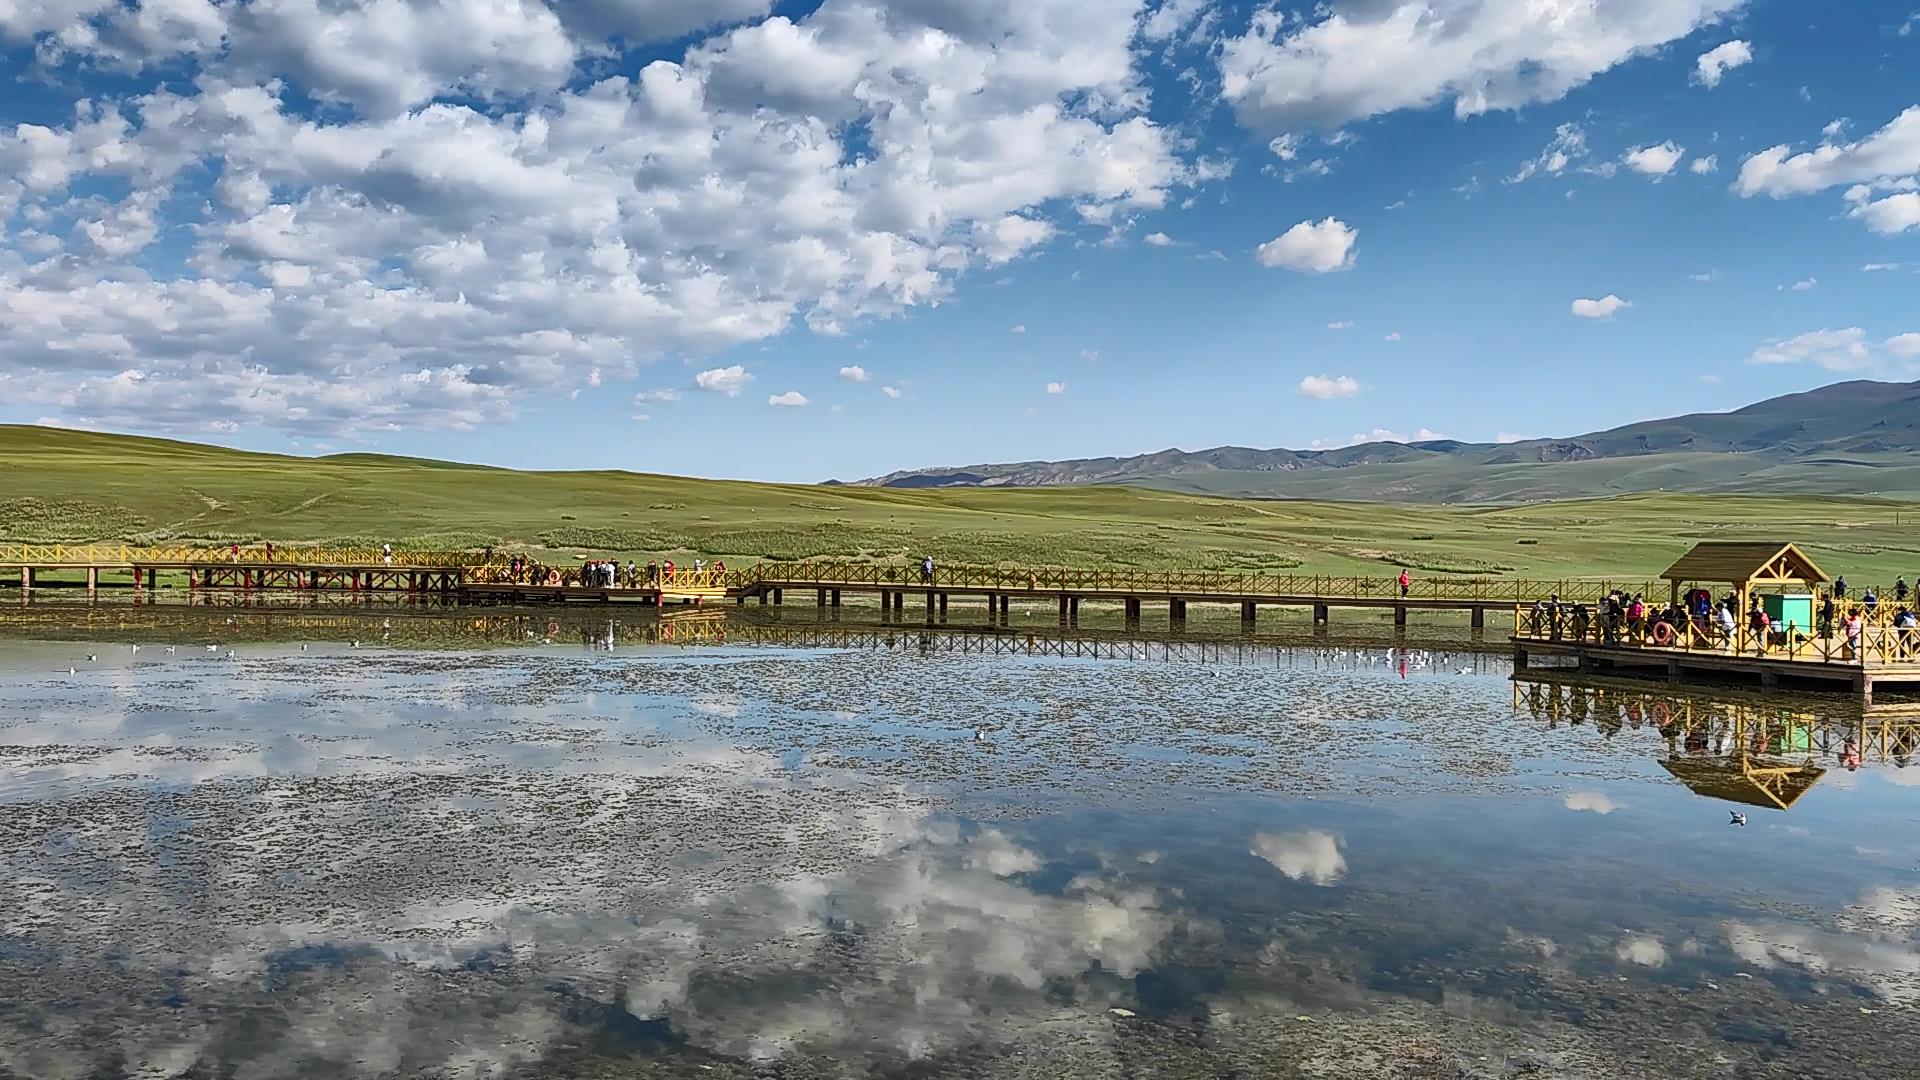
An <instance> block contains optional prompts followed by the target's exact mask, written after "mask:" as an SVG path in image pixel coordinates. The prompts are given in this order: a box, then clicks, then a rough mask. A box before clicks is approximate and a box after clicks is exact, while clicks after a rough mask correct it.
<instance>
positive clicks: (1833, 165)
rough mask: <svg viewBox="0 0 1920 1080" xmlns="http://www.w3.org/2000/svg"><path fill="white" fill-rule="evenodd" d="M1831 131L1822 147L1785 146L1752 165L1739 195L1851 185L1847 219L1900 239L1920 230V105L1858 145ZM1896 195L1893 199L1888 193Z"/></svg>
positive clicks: (1743, 170) (1746, 166)
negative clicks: (1919, 185)
mask: <svg viewBox="0 0 1920 1080" xmlns="http://www.w3.org/2000/svg"><path fill="white" fill-rule="evenodd" d="M1837 134H1838V129H1836V128H1834V127H1833V126H1832V125H1828V128H1827V134H1825V135H1823V137H1822V141H1821V143H1820V145H1819V146H1817V147H1815V148H1814V149H1812V150H1806V151H1802V152H1801V153H1798V154H1796V153H1793V152H1792V148H1791V147H1789V146H1787V145H1785V144H1782V145H1779V146H1773V147H1769V148H1768V149H1766V150H1762V151H1760V152H1759V153H1757V154H1754V155H1753V156H1751V157H1749V158H1747V159H1746V161H1744V162H1742V163H1741V165H1740V175H1739V177H1738V178H1737V179H1735V180H1734V182H1733V190H1734V191H1735V192H1737V193H1738V194H1739V195H1740V196H1741V197H1743V198H1751V197H1752V196H1755V195H1767V196H1770V197H1772V198H1775V199H1784V198H1787V197H1789V196H1793V195H1808V194H1812V193H1813V192H1816V191H1824V190H1826V189H1828V188H1833V187H1839V186H1841V185H1843V184H1844V185H1850V186H1849V187H1848V190H1847V193H1846V199H1847V202H1848V204H1849V205H1850V209H1849V210H1848V212H1847V216H1849V217H1852V218H1855V219H1857V220H1860V221H1862V222H1864V223H1865V224H1866V226H1867V227H1868V228H1870V229H1872V230H1873V231H1875V232H1878V233H1883V234H1888V235H1891V234H1894V233H1900V232H1904V231H1906V230H1907V229H1911V228H1914V227H1916V226H1920V193H1916V192H1915V191H1914V187H1915V185H1916V181H1915V178H1914V177H1915V174H1916V173H1920V105H1915V106H1911V107H1909V108H1908V109H1906V110H1905V111H1904V112H1902V113H1901V114H1900V115H1899V116H1896V117H1894V118H1893V119H1892V120H1890V121H1888V122H1887V124H1886V126H1885V127H1882V128H1881V129H1880V130H1878V131H1876V132H1874V133H1873V134H1871V135H1868V136H1867V137H1866V138H1864V139H1860V140H1858V141H1855V142H1850V143H1843V142H1835V141H1833V140H1834V137H1835V135H1837ZM1886 192H1893V194H1890V195H1884V197H1878V198H1876V196H1882V195H1883V193H1886Z"/></svg>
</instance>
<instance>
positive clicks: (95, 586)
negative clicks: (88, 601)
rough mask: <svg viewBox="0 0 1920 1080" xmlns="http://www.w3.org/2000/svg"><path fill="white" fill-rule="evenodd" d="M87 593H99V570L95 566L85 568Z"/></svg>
mask: <svg viewBox="0 0 1920 1080" xmlns="http://www.w3.org/2000/svg"><path fill="white" fill-rule="evenodd" d="M87 591H88V592H90V593H95V592H99V591H100V568H99V567H97V566H89V567H87Z"/></svg>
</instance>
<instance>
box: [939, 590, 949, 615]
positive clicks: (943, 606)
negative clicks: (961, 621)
mask: <svg viewBox="0 0 1920 1080" xmlns="http://www.w3.org/2000/svg"><path fill="white" fill-rule="evenodd" d="M946 613H947V594H946V593H941V594H940V614H941V615H945V614H946Z"/></svg>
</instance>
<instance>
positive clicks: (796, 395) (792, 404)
mask: <svg viewBox="0 0 1920 1080" xmlns="http://www.w3.org/2000/svg"><path fill="white" fill-rule="evenodd" d="M767 404H769V405H772V406H774V407H776V408H781V409H798V408H801V407H803V406H805V405H807V404H809V402H808V401H807V395H805V394H803V393H801V392H800V391H798V390H789V391H787V392H786V393H784V394H774V395H773V396H771V397H769V398H767Z"/></svg>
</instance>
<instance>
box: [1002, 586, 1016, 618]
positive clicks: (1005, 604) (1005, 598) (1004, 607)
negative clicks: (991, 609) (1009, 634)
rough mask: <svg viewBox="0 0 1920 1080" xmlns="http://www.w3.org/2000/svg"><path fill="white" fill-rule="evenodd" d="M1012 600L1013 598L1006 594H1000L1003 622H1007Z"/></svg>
mask: <svg viewBox="0 0 1920 1080" xmlns="http://www.w3.org/2000/svg"><path fill="white" fill-rule="evenodd" d="M1012 599H1013V597H1011V596H1008V595H1007V594H1006V593H1001V594H1000V621H1001V622H1006V621H1007V607H1008V604H1009V601H1011V600H1012Z"/></svg>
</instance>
